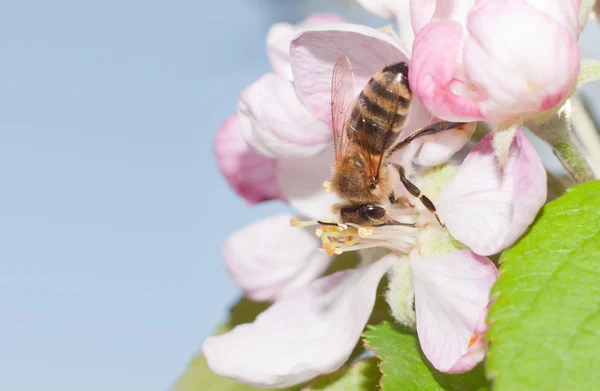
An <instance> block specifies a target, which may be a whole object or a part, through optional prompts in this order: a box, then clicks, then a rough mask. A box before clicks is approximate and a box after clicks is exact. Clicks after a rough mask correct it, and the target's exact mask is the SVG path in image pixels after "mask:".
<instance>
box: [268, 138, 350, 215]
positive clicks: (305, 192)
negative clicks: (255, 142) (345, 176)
mask: <svg viewBox="0 0 600 391" xmlns="http://www.w3.org/2000/svg"><path fill="white" fill-rule="evenodd" d="M333 161H334V157H333V144H330V146H329V148H326V149H325V150H324V151H323V152H321V153H320V154H319V155H317V156H313V157H310V158H288V159H280V160H279V161H278V162H277V166H276V167H275V176H276V178H277V183H278V186H279V189H280V191H281V194H282V196H283V198H284V199H286V200H287V201H288V202H289V204H290V205H292V206H293V207H294V208H296V210H298V212H299V213H300V214H301V215H304V216H306V217H309V218H312V219H323V218H325V217H326V216H329V215H331V214H332V213H331V206H332V205H333V204H335V203H336V202H339V201H340V199H339V197H338V196H337V194H335V193H328V192H326V191H325V189H324V188H323V182H325V181H329V180H331V170H332V167H333Z"/></svg>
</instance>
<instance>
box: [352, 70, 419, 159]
mask: <svg viewBox="0 0 600 391" xmlns="http://www.w3.org/2000/svg"><path fill="white" fill-rule="evenodd" d="M411 99H412V93H411V91H410V86H409V85H408V66H407V65H406V63H405V62H401V63H398V64H395V65H390V66H388V67H385V68H384V69H383V70H381V71H379V72H378V73H377V74H375V76H373V77H372V78H371V80H369V82H368V83H367V85H366V86H365V88H363V90H362V91H361V93H360V95H359V96H358V101H357V103H358V104H357V105H355V107H354V109H353V111H352V117H353V118H354V119H356V121H355V122H354V121H353V122H354V126H352V127H353V128H354V129H353V130H354V132H351V133H352V136H351V139H352V140H353V141H355V142H356V143H358V144H359V145H360V146H361V147H362V148H363V149H365V150H366V151H367V152H369V153H371V154H383V153H384V151H386V150H387V149H389V148H391V147H392V146H393V145H394V143H395V141H396V139H397V138H398V135H399V134H400V132H401V131H402V127H403V126H404V123H405V122H406V117H407V116H408V110H409V108H410V102H411Z"/></svg>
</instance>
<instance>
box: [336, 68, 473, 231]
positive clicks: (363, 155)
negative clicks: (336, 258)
mask: <svg viewBox="0 0 600 391" xmlns="http://www.w3.org/2000/svg"><path fill="white" fill-rule="evenodd" d="M411 100H412V92H411V90H410V86H409V83H408V66H407V64H406V63H405V62H400V63H397V64H393V65H390V66H386V67H385V68H383V69H382V70H381V71H379V72H377V73H376V74H375V75H374V76H373V77H372V78H371V80H370V81H369V82H368V83H367V85H366V86H365V87H364V88H363V90H362V91H361V92H360V94H359V95H358V97H357V98H355V93H354V76H353V74H352V69H351V66H350V61H349V59H348V57H346V56H341V57H340V58H339V59H338V61H337V62H336V64H335V67H334V70H333V76H332V87H331V116H332V128H333V136H334V150H335V165H334V168H333V176H332V181H331V187H332V189H333V191H335V192H336V193H337V194H338V196H340V198H341V199H342V202H341V203H338V204H336V205H334V207H333V211H334V212H335V213H337V212H339V214H340V219H341V222H342V223H354V224H358V225H361V226H383V225H401V224H402V223H399V222H397V221H396V220H394V219H393V218H392V217H390V215H389V213H388V212H387V209H386V207H389V206H391V205H393V204H396V203H398V202H400V200H401V198H396V196H395V194H394V191H393V189H392V178H390V172H389V170H388V168H393V169H394V170H393V171H391V172H394V171H396V172H397V173H398V175H399V177H400V181H401V183H402V184H403V186H404V187H405V188H406V190H407V191H408V193H410V194H411V195H413V196H414V197H417V198H419V200H420V201H421V202H422V203H423V205H424V206H425V207H426V208H427V209H428V210H429V211H431V212H432V213H433V214H434V215H435V217H436V218H437V219H438V222H440V220H439V218H438V216H437V213H436V209H435V206H434V204H433V202H431V200H430V199H429V198H427V196H425V195H424V194H422V193H421V191H420V190H419V188H418V187H417V186H416V185H415V184H414V183H412V182H411V181H410V180H409V179H408V178H407V177H406V175H405V170H404V167H402V166H401V165H399V164H397V163H391V162H389V161H388V157H389V156H390V155H391V154H392V153H394V152H396V151H398V150H400V149H402V148H404V147H405V146H407V145H408V144H409V143H410V142H412V141H413V140H415V139H417V138H421V137H426V136H429V135H433V134H436V133H440V132H442V131H444V130H446V129H452V128H457V127H460V126H463V125H465V124H466V123H464V122H447V121H442V122H438V123H436V124H432V125H429V126H427V127H425V128H422V129H419V130H417V131H416V132H414V133H412V134H411V135H410V136H408V137H406V138H405V139H404V140H402V141H400V142H398V143H397V139H398V136H399V135H400V133H401V132H402V129H403V127H404V124H405V122H406V118H407V117H408V113H409V109H410V104H411ZM440 224H442V223H441V222H440Z"/></svg>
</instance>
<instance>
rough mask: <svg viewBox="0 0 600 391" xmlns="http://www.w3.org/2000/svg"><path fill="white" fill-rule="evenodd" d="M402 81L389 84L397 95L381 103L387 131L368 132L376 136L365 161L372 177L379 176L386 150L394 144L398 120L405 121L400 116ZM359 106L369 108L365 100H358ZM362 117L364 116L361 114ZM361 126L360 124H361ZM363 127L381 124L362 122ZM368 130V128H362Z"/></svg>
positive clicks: (363, 108) (362, 109)
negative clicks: (370, 152)
mask: <svg viewBox="0 0 600 391" xmlns="http://www.w3.org/2000/svg"><path fill="white" fill-rule="evenodd" d="M400 85H401V84H400V83H391V84H389V85H388V86H387V88H388V89H389V90H390V92H392V95H393V96H394V97H395V98H394V99H385V100H381V101H380V102H379V104H380V105H381V107H382V108H383V109H384V112H385V114H383V113H381V120H382V121H381V122H382V123H383V125H382V126H383V128H384V129H385V130H386V131H385V132H368V133H369V134H371V137H375V140H374V142H373V144H374V145H375V148H371V151H372V152H373V153H372V154H369V155H368V156H367V159H366V162H365V165H366V167H365V170H366V172H367V174H368V175H369V176H371V177H378V175H379V170H380V169H381V163H382V162H383V159H384V157H385V155H386V151H387V150H388V149H389V148H390V147H391V146H392V145H391V143H392V142H393V140H395V139H396V137H397V133H396V132H395V128H396V125H397V122H398V121H403V120H404V118H403V117H402V116H399V115H398V114H397V113H398V107H399V106H400V101H401V100H402V99H403V98H402V95H401V89H400ZM358 101H359V103H358V105H359V108H360V110H361V112H363V111H364V110H368V109H367V108H366V107H365V106H364V105H365V102H363V101H361V100H360V99H359V100H358ZM361 117H362V116H361ZM359 126H360V124H359ZM362 126H363V127H367V126H379V125H367V124H365V123H364V121H363V123H362ZM362 130H363V131H365V132H367V130H368V129H364V128H363V129H362Z"/></svg>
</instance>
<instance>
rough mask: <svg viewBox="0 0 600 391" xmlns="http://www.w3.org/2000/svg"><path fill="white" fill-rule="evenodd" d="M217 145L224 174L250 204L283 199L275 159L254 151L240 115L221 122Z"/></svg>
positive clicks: (218, 156)
mask: <svg viewBox="0 0 600 391" xmlns="http://www.w3.org/2000/svg"><path fill="white" fill-rule="evenodd" d="M214 148H215V155H216V157H217V163H218V165H219V169H220V170H221V173H222V174H223V176H224V177H225V179H227V182H229V184H230V185H231V187H232V188H233V189H234V190H235V191H236V193H238V194H239V195H240V196H242V197H243V198H244V199H245V200H246V202H248V203H249V204H250V205H253V204H256V203H258V202H261V201H266V200H271V199H276V198H281V195H280V193H279V187H278V186H277V182H276V180H275V160H273V159H270V158H267V157H264V156H262V155H259V154H257V153H256V152H254V151H251V150H250V148H249V147H248V144H246V142H245V141H244V138H243V137H242V134H241V129H240V124H239V119H238V116H237V114H234V115H232V116H231V117H229V118H228V119H227V120H225V122H223V124H221V126H220V127H219V129H218V130H217V134H216V136H215V146H214Z"/></svg>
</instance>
